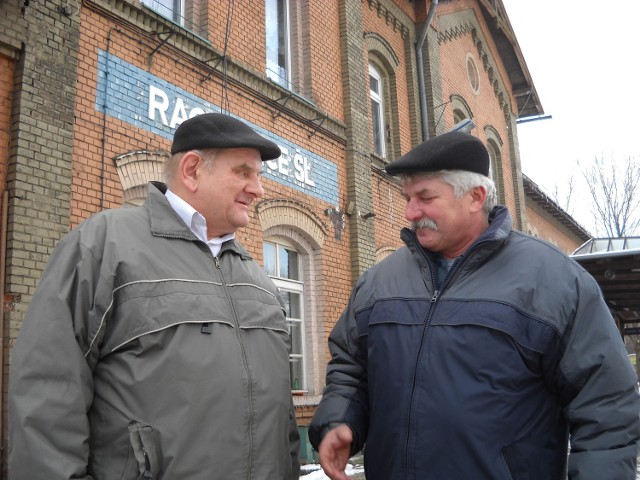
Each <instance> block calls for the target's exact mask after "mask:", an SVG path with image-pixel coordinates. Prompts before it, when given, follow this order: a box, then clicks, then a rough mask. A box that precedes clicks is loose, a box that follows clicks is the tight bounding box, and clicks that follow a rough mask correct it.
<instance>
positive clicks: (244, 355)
mask: <svg viewBox="0 0 640 480" xmlns="http://www.w3.org/2000/svg"><path fill="white" fill-rule="evenodd" d="M213 259H214V262H215V265H216V268H217V269H218V272H219V274H220V279H221V280H222V285H223V286H224V292H225V295H226V297H227V301H228V302H229V305H230V306H231V310H232V312H233V319H234V323H235V325H234V326H235V329H236V338H237V339H238V344H239V345H240V351H241V352H242V365H243V367H244V371H245V372H246V374H247V379H248V381H247V389H248V392H247V402H248V404H249V408H248V411H249V419H248V423H249V425H248V428H249V458H248V465H249V467H248V469H247V479H250V478H251V470H252V468H253V382H252V380H251V372H250V370H249V361H248V360H247V353H246V350H245V346H244V343H243V342H242V336H241V335H240V321H239V320H238V314H237V313H236V307H235V305H234V303H233V300H232V299H231V295H230V294H229V290H228V289H227V282H226V280H225V278H224V275H223V273H222V268H221V267H220V258H219V257H217V256H215V257H213Z"/></svg>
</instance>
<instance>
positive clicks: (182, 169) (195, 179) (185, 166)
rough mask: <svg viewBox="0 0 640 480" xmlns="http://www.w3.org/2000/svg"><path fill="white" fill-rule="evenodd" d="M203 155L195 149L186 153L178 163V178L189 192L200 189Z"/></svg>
mask: <svg viewBox="0 0 640 480" xmlns="http://www.w3.org/2000/svg"><path fill="white" fill-rule="evenodd" d="M201 161H202V157H201V156H200V155H198V154H197V153H196V152H194V151H189V152H187V153H185V154H184V155H183V156H182V158H181V159H180V163H178V172H177V173H178V178H179V180H180V183H181V184H182V185H183V186H184V188H186V189H187V190H188V191H189V192H195V191H196V190H197V189H198V183H199V180H200V169H199V168H198V167H199V166H200V162H201Z"/></svg>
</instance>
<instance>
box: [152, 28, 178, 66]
mask: <svg viewBox="0 0 640 480" xmlns="http://www.w3.org/2000/svg"><path fill="white" fill-rule="evenodd" d="M165 34H168V35H167V37H166V38H165V39H164V40H162V41H161V42H160V44H159V45H158V46H157V47H156V48H154V49H153V50H152V51H151V53H150V54H149V55H147V63H148V64H149V66H151V65H152V64H153V56H154V55H155V54H156V52H157V51H158V50H160V49H161V48H162V46H163V45H164V44H165V43H167V42H168V41H169V39H170V38H171V37H172V36H174V35H175V34H176V31H175V30H169V31H168V32H152V33H151V35H157V36H160V35H165Z"/></svg>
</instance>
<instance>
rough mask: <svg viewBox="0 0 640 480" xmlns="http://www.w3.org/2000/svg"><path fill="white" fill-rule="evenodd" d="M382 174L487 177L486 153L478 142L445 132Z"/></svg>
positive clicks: (474, 139) (423, 144) (487, 154)
mask: <svg viewBox="0 0 640 480" xmlns="http://www.w3.org/2000/svg"><path fill="white" fill-rule="evenodd" d="M385 170H386V171H387V173H388V174H389V175H398V174H401V173H419V172H437V171H439V170H467V171H469V172H475V173H481V174H482V175H485V176H488V175H489V152H488V151H487V149H486V147H485V146H484V144H483V143H482V142H481V141H480V139H478V138H476V137H474V136H473V135H469V134H468V133H464V132H448V133H443V134H442V135H438V136H436V137H433V138H431V139H429V140H426V141H425V142H423V143H421V144H420V145H418V146H417V147H415V148H414V149H413V150H410V151H409V152H408V153H406V154H405V155H403V156H401V157H400V158H398V159H397V160H394V161H393V162H391V163H389V164H388V165H387V166H386V167H385Z"/></svg>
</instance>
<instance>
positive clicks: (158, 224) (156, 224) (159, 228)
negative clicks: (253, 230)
mask: <svg viewBox="0 0 640 480" xmlns="http://www.w3.org/2000/svg"><path fill="white" fill-rule="evenodd" d="M166 191H167V186H166V185H165V184H164V183H162V182H149V184H148V193H147V201H146V202H145V204H144V205H145V208H146V209H147V212H148V214H149V221H150V223H151V234H152V235H154V236H158V237H167V238H180V239H183V240H189V241H191V242H197V243H204V242H202V241H201V240H199V239H198V237H196V236H195V235H194V234H193V232H192V231H191V229H190V228H189V226H188V225H186V224H185V223H184V222H183V221H182V219H181V218H180V217H179V216H178V214H177V213H176V212H175V210H174V209H173V207H171V204H170V203H169V201H168V200H167V197H165V195H164V194H165V192H166ZM208 248H209V247H208V246H207V249H208ZM226 251H232V252H234V253H236V254H237V255H240V256H241V257H242V258H243V259H245V260H247V259H250V258H251V255H249V252H247V251H246V250H245V249H244V247H242V245H240V244H239V243H238V242H237V241H235V240H229V241H227V242H224V243H223V244H222V249H221V250H220V255H222V254H223V253H224V252H226Z"/></svg>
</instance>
